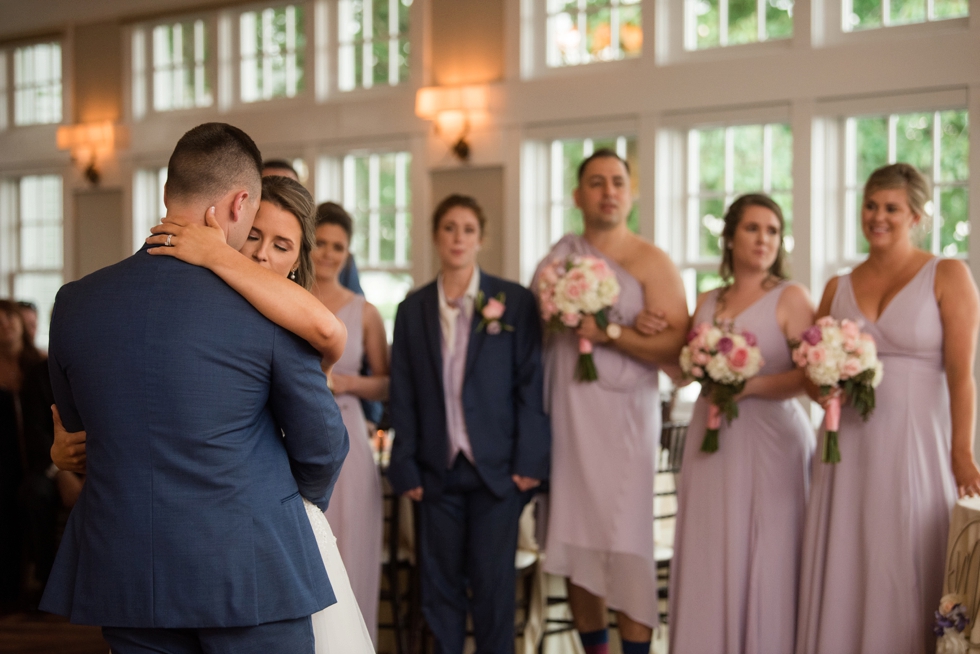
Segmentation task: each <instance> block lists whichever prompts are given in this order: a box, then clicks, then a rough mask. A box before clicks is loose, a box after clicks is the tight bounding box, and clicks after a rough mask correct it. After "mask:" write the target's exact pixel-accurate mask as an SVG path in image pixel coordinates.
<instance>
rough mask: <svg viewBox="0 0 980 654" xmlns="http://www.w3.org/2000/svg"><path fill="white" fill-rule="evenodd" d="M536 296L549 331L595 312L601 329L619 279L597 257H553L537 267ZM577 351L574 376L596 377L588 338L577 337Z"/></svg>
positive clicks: (615, 296) (573, 324) (571, 325)
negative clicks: (539, 271)
mask: <svg viewBox="0 0 980 654" xmlns="http://www.w3.org/2000/svg"><path fill="white" fill-rule="evenodd" d="M538 298H539V300H540V302H541V317H542V318H543V319H544V321H545V322H546V323H547V324H548V328H549V329H550V330H551V331H556V332H561V331H565V330H566V329H575V328H577V327H578V326H579V325H580V324H581V322H582V316H583V315H592V316H595V321H596V324H597V325H598V326H599V328H600V329H605V328H606V326H608V324H609V319H608V318H607V317H606V309H608V308H609V307H611V306H612V305H614V304H615V303H616V300H618V299H619V280H617V279H616V273H615V272H613V270H612V269H611V268H610V267H609V265H608V264H607V263H606V262H605V261H604V260H602V259H600V258H599V257H592V256H580V255H571V256H569V257H568V258H566V259H556V260H555V261H552V262H551V263H549V264H548V265H546V266H545V267H544V268H543V269H542V270H541V274H540V276H539V278H538ZM578 351H579V357H578V366H577V367H576V369H575V378H576V379H578V380H579V381H595V380H597V379H598V378H599V373H598V372H597V371H596V367H595V361H594V360H593V358H592V342H591V341H589V340H588V339H586V338H580V339H579V342H578Z"/></svg>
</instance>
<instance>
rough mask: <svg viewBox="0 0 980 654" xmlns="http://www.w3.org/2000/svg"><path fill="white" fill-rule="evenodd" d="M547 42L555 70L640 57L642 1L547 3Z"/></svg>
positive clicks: (560, 0) (559, 0)
mask: <svg viewBox="0 0 980 654" xmlns="http://www.w3.org/2000/svg"><path fill="white" fill-rule="evenodd" d="M547 41H548V55H547V56H548V65H549V66H552V67H557V66H576V65H579V64H589V63H593V62H596V61H613V60H616V59H626V58H629V57H637V56H639V54H640V51H641V50H642V49H643V25H642V21H641V16H640V0H548V40H547Z"/></svg>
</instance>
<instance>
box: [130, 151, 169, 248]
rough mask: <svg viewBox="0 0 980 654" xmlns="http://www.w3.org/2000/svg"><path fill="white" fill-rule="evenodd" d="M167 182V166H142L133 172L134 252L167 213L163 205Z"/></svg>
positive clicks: (141, 245) (142, 244) (143, 243)
mask: <svg viewBox="0 0 980 654" xmlns="http://www.w3.org/2000/svg"><path fill="white" fill-rule="evenodd" d="M166 181H167V165H166V164H157V165H142V166H140V167H139V168H137V169H136V170H134V171H133V228H132V234H133V243H132V249H133V251H134V252H137V251H139V250H140V249H141V248H142V247H143V246H144V245H145V239H146V237H147V236H149V235H150V228H151V227H153V226H154V225H156V224H158V223H159V222H160V219H161V218H163V217H164V216H165V215H166V213H167V208H166V206H164V204H163V185H164V184H165V183H166Z"/></svg>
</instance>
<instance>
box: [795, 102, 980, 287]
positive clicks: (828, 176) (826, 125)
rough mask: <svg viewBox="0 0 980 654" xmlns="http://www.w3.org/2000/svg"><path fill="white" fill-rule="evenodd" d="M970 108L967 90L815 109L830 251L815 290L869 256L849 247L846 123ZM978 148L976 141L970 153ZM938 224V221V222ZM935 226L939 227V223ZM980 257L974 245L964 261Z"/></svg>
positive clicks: (818, 267)
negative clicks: (860, 118)
mask: <svg viewBox="0 0 980 654" xmlns="http://www.w3.org/2000/svg"><path fill="white" fill-rule="evenodd" d="M969 106H970V105H969V102H968V96H967V92H966V90H965V89H952V90H947V91H933V92H924V93H915V94H905V95H898V96H879V97H872V98H863V99H859V100H847V101H839V102H826V103H820V104H818V105H817V106H816V108H815V116H816V117H817V120H818V129H817V130H816V132H815V137H816V138H815V142H816V144H817V147H818V148H819V149H821V150H822V151H823V153H824V154H823V157H822V161H821V162H819V165H818V164H817V161H816V160H815V162H814V165H815V167H814V186H813V189H812V193H813V199H814V209H815V213H814V215H818V214H817V213H816V208H817V207H818V206H819V208H820V214H821V215H823V216H824V225H823V234H821V235H820V236H821V237H822V241H823V243H824V247H825V253H824V256H823V257H822V258H821V259H822V260H817V261H815V262H814V263H815V266H814V273H815V275H816V276H817V277H818V279H815V280H814V285H815V288H816V287H817V286H816V285H817V284H819V287H820V288H822V287H823V284H825V283H826V281H827V280H828V279H830V278H831V277H833V276H834V275H838V274H842V273H845V272H847V271H848V270H850V269H851V268H853V267H854V266H855V265H857V264H858V263H860V262H861V261H863V260H864V259H865V257H866V256H867V255H864V254H861V253H858V252H855V251H854V248H852V247H851V246H850V245H851V243H853V240H854V238H853V237H854V233H855V229H856V225H855V224H854V222H855V221H853V220H848V218H849V216H850V217H853V214H851V213H849V210H848V207H847V202H848V193H847V191H848V188H847V187H848V170H847V167H848V162H847V160H846V154H847V148H846V145H847V142H846V139H847V133H846V132H847V129H846V120H847V119H848V118H851V117H860V116H886V115H890V114H907V113H918V112H923V113H925V112H934V111H947V110H963V109H967V110H968V112H969ZM974 117H975V116H974V112H969V115H968V120H969V121H970V122H971V128H970V131H971V133H972V134H975V133H976V130H975V128H974V127H973V125H972V123H973V120H974ZM974 145H975V144H972V143H971V150H972V149H973V147H972V146H974ZM970 157H971V162H970V163H971V167H970V168H971V170H970V179H969V181H968V182H967V184H966V188H967V189H968V192H969V195H970V204H971V208H970V227H971V234H970V237H971V240H972V239H975V238H977V234H980V231H978V228H980V221H978V220H977V215H978V213H980V212H977V210H976V209H975V206H976V201H975V198H974V194H975V193H976V190H977V187H978V186H980V184H978V174H977V171H976V170H975V166H973V165H972V164H973V163H974V161H975V155H974V154H973V153H972V152H971V155H970ZM934 222H935V223H938V221H934ZM848 223H851V224H850V225H849V224H848ZM933 228H934V229H936V225H935V224H934V226H933ZM849 239H850V240H849ZM978 254H980V247H978V246H977V245H976V242H975V241H973V242H972V243H971V248H970V250H969V251H968V252H967V254H966V257H965V258H966V259H967V260H969V261H974V260H976V259H977V258H978Z"/></svg>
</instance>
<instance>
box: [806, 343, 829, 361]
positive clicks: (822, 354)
mask: <svg viewBox="0 0 980 654" xmlns="http://www.w3.org/2000/svg"><path fill="white" fill-rule="evenodd" d="M806 358H807V360H808V361H809V362H810V363H814V364H819V363H823V362H824V361H825V360H826V359H827V350H825V349H824V348H823V346H822V345H816V346H814V347H811V348H810V351H809V352H807V355H806Z"/></svg>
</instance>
